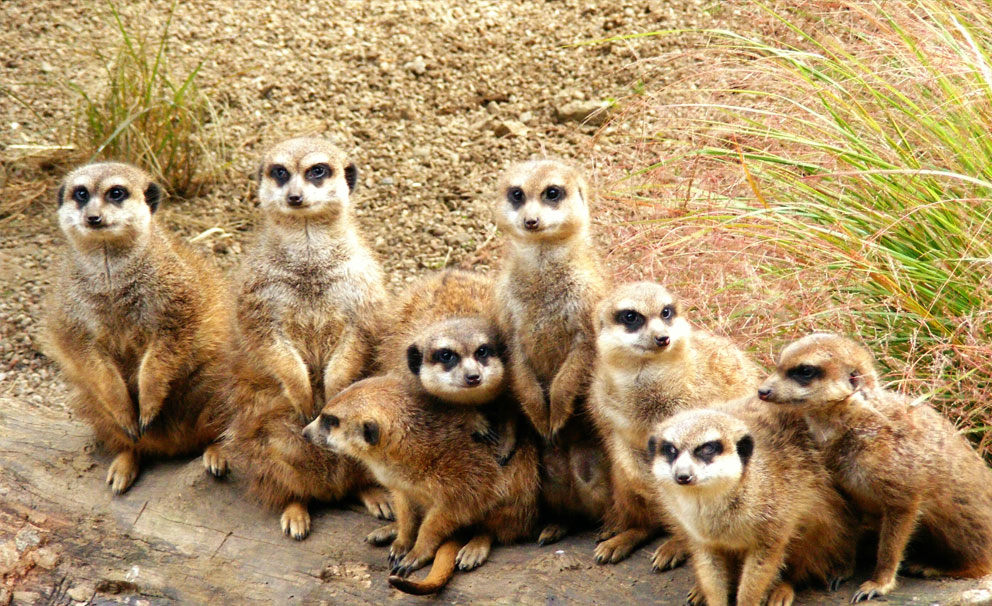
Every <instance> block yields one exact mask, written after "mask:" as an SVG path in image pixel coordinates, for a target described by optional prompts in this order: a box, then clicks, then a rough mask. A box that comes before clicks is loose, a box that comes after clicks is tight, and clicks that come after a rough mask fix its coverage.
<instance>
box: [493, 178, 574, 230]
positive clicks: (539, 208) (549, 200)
mask: <svg viewBox="0 0 992 606" xmlns="http://www.w3.org/2000/svg"><path fill="white" fill-rule="evenodd" d="M496 224H497V225H498V226H499V228H500V229H502V230H503V231H504V232H505V233H506V234H507V235H509V237H510V238H512V239H514V240H520V241H529V242H556V241H561V240H567V239H568V238H571V237H572V236H573V235H575V234H578V233H581V232H583V231H585V230H586V229H587V228H588V225H589V187H588V185H587V184H586V180H585V178H584V177H583V176H582V174H581V173H580V172H579V171H578V170H577V169H575V168H573V167H571V166H569V165H567V164H564V163H562V162H558V161H554V160H534V161H530V162H522V163H519V164H515V165H513V166H512V167H510V168H509V169H508V170H507V171H506V172H504V173H503V175H502V176H501V177H500V179H499V184H498V185H497V191H496Z"/></svg>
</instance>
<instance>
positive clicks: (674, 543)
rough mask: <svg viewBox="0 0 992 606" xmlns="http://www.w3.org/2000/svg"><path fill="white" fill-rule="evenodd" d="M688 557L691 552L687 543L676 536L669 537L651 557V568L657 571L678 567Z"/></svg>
mask: <svg viewBox="0 0 992 606" xmlns="http://www.w3.org/2000/svg"><path fill="white" fill-rule="evenodd" d="M688 559H689V552H688V550H686V547H685V543H684V542H682V541H680V540H678V539H676V538H674V537H673V538H669V539H667V540H666V541H665V542H664V543H662V544H661V545H659V546H658V549H656V550H655V551H654V557H653V558H651V569H652V570H654V571H655V572H665V571H666V570H672V569H674V568H678V567H679V566H681V565H682V564H685V562H686V560H688Z"/></svg>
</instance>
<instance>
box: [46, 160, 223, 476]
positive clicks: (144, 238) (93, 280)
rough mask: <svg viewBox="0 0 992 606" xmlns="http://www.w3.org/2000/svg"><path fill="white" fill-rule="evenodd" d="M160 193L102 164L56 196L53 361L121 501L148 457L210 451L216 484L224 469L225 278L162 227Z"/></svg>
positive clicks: (130, 170) (72, 178) (73, 177)
mask: <svg viewBox="0 0 992 606" xmlns="http://www.w3.org/2000/svg"><path fill="white" fill-rule="evenodd" d="M160 197H161V190H160V188H159V186H158V185H156V184H155V183H154V182H153V181H152V179H151V178H150V177H149V176H148V174H146V173H145V172H144V171H142V170H140V169H138V168H136V167H134V166H130V165H127V164H121V163H117V162H101V163H97V164H89V165H87V166H83V167H80V168H77V169H76V170H74V171H72V172H71V173H69V175H68V176H66V178H65V180H64V182H63V184H62V186H61V188H59V193H58V205H59V208H58V218H59V227H61V229H62V231H63V232H64V233H65V235H66V237H67V239H68V240H69V243H70V245H71V251H70V252H69V253H68V254H66V255H65V258H64V259H63V262H62V268H61V269H62V271H61V274H60V275H59V277H58V281H57V283H56V286H55V291H54V293H53V294H54V296H53V297H52V298H51V300H50V304H49V312H48V318H47V326H46V337H45V340H46V353H47V354H48V355H49V356H51V357H52V358H53V359H54V360H55V361H56V362H58V364H59V366H60V367H61V369H62V372H63V374H64V376H65V378H66V380H67V381H68V383H69V387H70V389H71V395H70V398H69V403H70V405H71V406H72V408H73V410H74V411H76V412H77V413H78V414H79V415H80V416H81V417H83V418H84V419H85V420H86V421H87V422H88V423H89V424H90V425H92V426H93V429H94V431H95V432H96V436H97V439H98V440H99V441H100V442H102V443H103V444H104V445H105V446H106V447H107V448H108V449H109V450H110V451H111V452H113V453H116V457H115V458H114V461H113V463H111V465H110V470H109V472H108V473H107V483H108V484H110V486H111V488H112V489H113V491H114V493H115V494H120V493H122V492H124V491H126V490H127V489H128V488H129V487H130V486H131V484H132V483H133V482H134V480H135V478H136V477H137V475H138V470H139V459H140V457H141V456H142V455H166V456H171V455H178V454H184V453H189V452H193V451H196V450H199V449H202V448H204V447H206V451H205V452H204V464H205V465H206V466H207V469H208V470H209V471H210V472H211V473H213V474H214V475H223V474H224V473H226V471H227V462H226V460H225V459H224V457H223V455H222V454H221V452H220V449H219V448H218V447H217V446H216V445H214V444H213V442H214V441H215V440H216V439H217V438H218V437H219V436H220V433H221V431H222V430H223V419H224V414H223V411H224V402H225V398H224V396H223V391H224V390H223V384H224V383H223V377H224V372H225V359H226V358H225V356H226V351H227V340H228V338H229V320H228V309H229V306H228V304H227V300H226V297H225V289H224V285H223V281H222V278H221V276H220V273H219V272H218V271H217V270H216V269H215V268H213V267H212V266H211V265H210V264H209V263H207V262H206V261H204V260H203V259H201V258H200V257H199V256H197V255H196V254H195V253H194V252H193V251H192V250H190V249H189V248H188V247H186V246H184V245H182V244H179V243H178V242H175V241H173V240H172V239H171V238H170V237H169V236H168V235H166V234H165V233H163V230H162V229H160V228H159V226H158V225H157V223H156V221H155V220H154V217H153V214H154V213H155V210H156V209H157V208H158V204H159V198H160Z"/></svg>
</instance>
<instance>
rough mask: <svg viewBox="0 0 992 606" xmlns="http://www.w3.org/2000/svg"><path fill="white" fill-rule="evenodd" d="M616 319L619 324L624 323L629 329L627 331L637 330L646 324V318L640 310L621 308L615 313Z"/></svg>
mask: <svg viewBox="0 0 992 606" xmlns="http://www.w3.org/2000/svg"><path fill="white" fill-rule="evenodd" d="M613 318H614V320H615V321H616V323H617V324H621V325H623V327H624V328H626V329H627V332H636V331H638V330H640V328H641V327H642V326H644V322H645V321H646V318H645V317H644V315H643V314H641V313H640V312H637V311H635V310H633V309H621V310H620V311H618V312H617V313H616V315H614V317H613Z"/></svg>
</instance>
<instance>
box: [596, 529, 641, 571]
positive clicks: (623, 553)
mask: <svg viewBox="0 0 992 606" xmlns="http://www.w3.org/2000/svg"><path fill="white" fill-rule="evenodd" d="M630 535H631V533H626V532H621V533H620V534H618V535H616V536H615V537H613V538H611V539H607V540H605V541H603V542H602V543H600V544H599V545H597V546H596V563H597V564H616V563H617V562H619V561H621V560H623V559H625V558H626V557H627V556H629V555H630V553H631V552H632V551H634V549H635V548H636V547H637V544H638V543H639V542H640V541H639V540H637V539H636V538H635V537H632V536H630Z"/></svg>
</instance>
